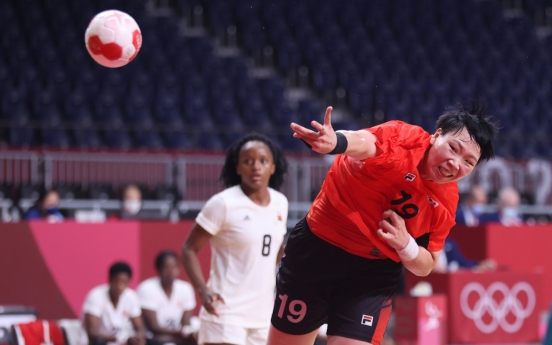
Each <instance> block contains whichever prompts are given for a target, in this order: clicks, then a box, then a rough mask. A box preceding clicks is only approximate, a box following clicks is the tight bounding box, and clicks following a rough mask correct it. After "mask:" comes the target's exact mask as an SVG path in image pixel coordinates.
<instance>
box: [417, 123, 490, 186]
mask: <svg viewBox="0 0 552 345" xmlns="http://www.w3.org/2000/svg"><path fill="white" fill-rule="evenodd" d="M431 143H432V146H431V148H430V149H429V150H428V153H427V156H426V157H425V159H424V163H425V164H424V166H423V167H422V175H423V176H424V178H426V179H428V180H431V181H433V182H436V183H447V182H453V181H458V180H460V179H461V178H464V177H466V176H467V175H469V174H470V173H471V172H472V171H473V169H474V168H475V165H476V164H477V162H478V160H479V157H480V156H481V150H480V148H479V145H478V144H477V143H476V142H475V141H474V140H472V139H471V138H470V135H469V133H468V130H467V129H466V128H465V127H464V128H463V129H462V130H461V131H459V132H458V133H454V131H452V132H449V133H447V134H444V135H442V134H441V130H440V129H439V130H437V132H436V133H435V134H434V135H433V137H432V138H431Z"/></svg>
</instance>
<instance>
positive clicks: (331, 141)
mask: <svg viewBox="0 0 552 345" xmlns="http://www.w3.org/2000/svg"><path fill="white" fill-rule="evenodd" d="M332 109H333V108H332V107H328V108H327V109H326V115H324V124H323V125H322V124H320V123H318V122H317V121H312V122H311V125H312V127H314V129H315V130H317V132H315V131H313V130H311V129H308V128H305V127H303V126H301V125H298V124H296V123H294V122H292V123H291V125H290V127H291V129H292V130H293V132H294V133H293V137H294V138H298V139H301V140H303V141H304V142H305V143H306V144H308V145H310V146H311V149H312V150H313V151H315V152H318V153H329V152H331V151H332V150H333V149H334V148H335V146H336V144H337V136H336V135H335V131H334V129H333V128H332Z"/></svg>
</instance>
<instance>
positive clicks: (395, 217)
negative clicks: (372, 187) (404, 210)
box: [384, 210, 404, 226]
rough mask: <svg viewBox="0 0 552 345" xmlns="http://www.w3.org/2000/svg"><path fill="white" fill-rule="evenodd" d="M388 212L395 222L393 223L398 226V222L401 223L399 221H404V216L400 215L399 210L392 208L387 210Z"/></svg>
mask: <svg viewBox="0 0 552 345" xmlns="http://www.w3.org/2000/svg"><path fill="white" fill-rule="evenodd" d="M386 212H389V218H391V222H392V223H393V225H395V226H396V225H397V224H399V223H401V222H404V220H403V219H402V217H401V216H399V215H398V214H397V212H395V211H392V210H387V211H386ZM384 214H385V212H384Z"/></svg>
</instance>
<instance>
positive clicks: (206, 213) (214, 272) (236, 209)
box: [196, 185, 288, 328]
mask: <svg viewBox="0 0 552 345" xmlns="http://www.w3.org/2000/svg"><path fill="white" fill-rule="evenodd" d="M269 193H270V203H269V204H268V205H267V206H260V205H257V204H255V203H254V202H253V201H252V200H251V199H249V197H247V196H246V195H245V194H244V193H243V191H242V189H241V187H240V186H239V185H238V186H234V187H230V188H228V189H226V190H224V191H222V192H220V193H218V194H216V195H214V196H213V197H212V198H211V199H209V201H207V203H206V204H205V206H204V207H203V209H202V210H201V212H200V213H199V215H198V216H197V218H196V222H197V223H198V224H199V225H200V226H201V227H202V228H203V229H205V230H206V231H207V232H209V233H210V234H211V235H213V237H212V238H211V240H210V242H211V252H212V255H211V271H210V274H209V281H208V282H207V286H208V287H209V288H210V289H211V290H212V291H213V292H216V293H219V294H220V295H221V296H222V298H223V299H224V301H225V304H222V303H220V302H215V304H214V307H215V308H216V310H217V313H218V314H219V315H220V316H219V317H217V316H215V315H212V314H209V313H208V312H207V311H206V310H205V308H201V312H200V314H199V317H200V318H201V319H202V320H207V321H211V322H216V323H224V324H228V325H234V326H240V327H245V328H263V327H269V326H270V317H271V314H272V307H273V305H274V291H275V286H276V258H277V255H278V251H279V249H280V246H281V245H282V243H283V241H284V235H285V233H286V222H287V215H288V201H287V198H286V197H285V196H284V195H283V194H282V193H280V192H277V191H276V190H274V189H271V188H269Z"/></svg>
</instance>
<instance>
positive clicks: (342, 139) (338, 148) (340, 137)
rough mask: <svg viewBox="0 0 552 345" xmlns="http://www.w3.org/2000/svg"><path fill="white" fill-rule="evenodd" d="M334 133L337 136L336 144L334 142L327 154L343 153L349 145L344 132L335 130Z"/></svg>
mask: <svg viewBox="0 0 552 345" xmlns="http://www.w3.org/2000/svg"><path fill="white" fill-rule="evenodd" d="M335 135H336V137H337V144H335V147H334V149H333V150H332V151H331V152H328V154H329V155H337V154H340V153H344V152H345V151H347V146H349V142H348V141H347V137H346V136H345V134H343V133H341V132H335Z"/></svg>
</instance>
